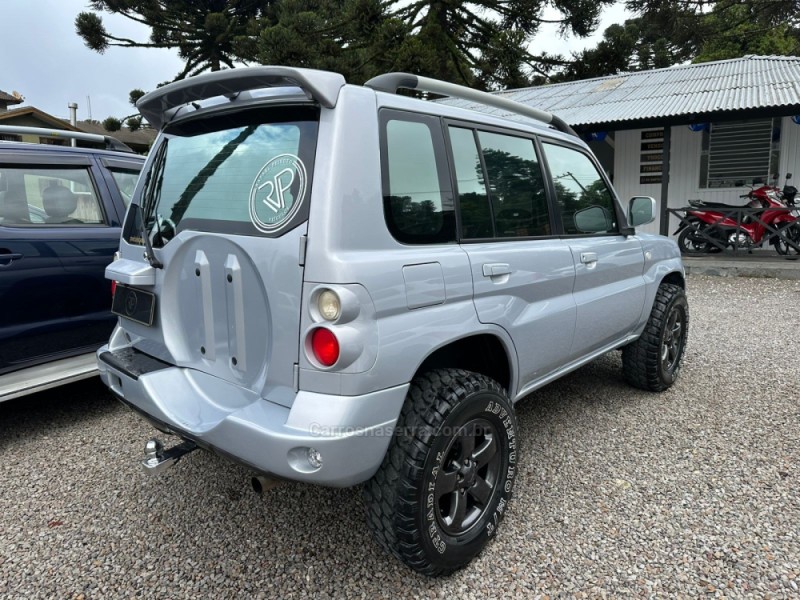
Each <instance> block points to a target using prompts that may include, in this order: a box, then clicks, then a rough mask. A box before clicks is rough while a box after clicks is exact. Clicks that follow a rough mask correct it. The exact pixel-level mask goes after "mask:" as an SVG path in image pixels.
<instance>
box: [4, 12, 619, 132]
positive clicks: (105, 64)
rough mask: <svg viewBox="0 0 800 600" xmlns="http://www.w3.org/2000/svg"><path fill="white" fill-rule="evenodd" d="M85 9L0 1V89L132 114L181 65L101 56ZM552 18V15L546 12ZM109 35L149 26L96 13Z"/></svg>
mask: <svg viewBox="0 0 800 600" xmlns="http://www.w3.org/2000/svg"><path fill="white" fill-rule="evenodd" d="M83 10H88V2H87V0H0V31H2V34H3V44H2V49H1V50H0V90H3V91H4V92H8V93H11V92H12V91H18V92H19V93H20V94H22V95H23V96H24V97H25V105H26V106H30V105H32V106H35V107H37V108H39V109H41V110H43V111H45V112H47V113H50V114H52V115H54V116H57V117H67V116H68V115H69V109H68V108H67V104H69V103H70V102H77V103H78V119H79V120H83V119H88V118H89V116H90V115H89V101H88V100H87V98H90V99H91V117H92V118H94V119H97V120H101V121H102V120H103V119H105V118H106V117H108V116H116V117H124V116H127V115H130V114H132V113H134V112H135V109H134V108H133V107H132V106H130V104H128V92H130V90H132V89H135V88H140V89H143V90H145V91H149V90H152V89H154V88H155V86H156V84H158V83H160V82H162V81H168V80H171V79H172V78H173V77H175V75H177V74H178V73H179V72H180V71H181V69H182V66H183V63H182V61H181V60H180V59H179V58H178V56H177V52H176V51H170V50H156V49H148V48H114V47H112V48H109V49H108V50H107V51H106V53H105V54H98V53H97V52H94V51H93V50H89V49H88V48H87V47H86V46H85V45H84V44H83V40H82V39H81V38H79V37H78V35H77V34H76V33H75V17H76V16H77V15H78V13H79V12H81V11H83ZM545 16H546V17H548V18H552V15H549V14H548V15H545ZM624 19H625V11H624V8H623V7H622V5H620V4H617V5H614V6H612V7H611V8H610V9H606V11H605V13H604V15H603V19H602V21H601V23H600V27H599V28H598V29H597V32H596V33H595V35H594V36H592V37H591V38H587V39H583V40H577V39H574V38H570V39H562V38H559V36H558V35H557V28H556V27H555V26H553V25H550V26H545V27H546V29H543V30H542V32H541V33H540V34H539V35H538V36H537V38H536V40H535V42H534V44H533V50H534V51H542V50H546V51H548V52H550V53H559V52H561V53H565V54H568V53H569V52H570V51H576V50H580V49H581V48H584V47H587V46H592V45H594V44H595V43H596V41H597V40H598V39H600V38H601V37H602V32H603V30H604V29H605V28H606V27H608V26H609V25H610V24H612V23H615V22H616V23H621V22H622V21H624ZM103 22H104V23H105V25H106V29H107V30H108V31H109V32H111V33H113V34H114V35H120V36H123V37H129V38H132V39H136V40H141V41H144V40H146V39H147V36H148V32H149V29H148V28H146V27H144V26H141V25H138V24H136V23H133V22H131V21H128V20H127V19H125V18H122V17H114V16H111V15H107V14H105V15H103Z"/></svg>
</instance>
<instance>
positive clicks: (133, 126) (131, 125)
mask: <svg viewBox="0 0 800 600" xmlns="http://www.w3.org/2000/svg"><path fill="white" fill-rule="evenodd" d="M125 123H126V124H127V125H128V129H129V130H130V131H138V130H139V129H141V128H142V117H128V118H127V120H126V121H125Z"/></svg>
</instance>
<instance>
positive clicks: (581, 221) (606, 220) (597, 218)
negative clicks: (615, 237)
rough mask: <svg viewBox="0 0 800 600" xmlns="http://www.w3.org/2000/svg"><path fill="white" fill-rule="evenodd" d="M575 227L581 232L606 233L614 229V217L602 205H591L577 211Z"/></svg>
mask: <svg viewBox="0 0 800 600" xmlns="http://www.w3.org/2000/svg"><path fill="white" fill-rule="evenodd" d="M574 218H575V227H576V228H577V230H578V231H580V232H581V233H605V232H607V231H611V230H612V229H614V219H612V218H611V215H610V214H609V212H608V210H606V209H605V208H603V207H602V206H590V207H588V208H584V209H582V210H579V211H577V212H576V213H575V217H574Z"/></svg>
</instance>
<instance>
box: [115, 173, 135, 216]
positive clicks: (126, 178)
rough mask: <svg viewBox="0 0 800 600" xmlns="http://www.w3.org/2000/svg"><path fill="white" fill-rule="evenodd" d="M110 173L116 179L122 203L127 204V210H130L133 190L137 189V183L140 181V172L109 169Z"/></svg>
mask: <svg viewBox="0 0 800 600" xmlns="http://www.w3.org/2000/svg"><path fill="white" fill-rule="evenodd" d="M109 171H110V172H111V176H112V177H113V178H114V183H116V184H117V187H118V188H119V193H120V195H121V196H122V201H123V202H124V203H125V208H128V206H129V205H130V203H131V199H132V198H133V190H134V188H135V187H136V182H137V181H138V180H139V171H129V170H127V169H116V168H114V169H109Z"/></svg>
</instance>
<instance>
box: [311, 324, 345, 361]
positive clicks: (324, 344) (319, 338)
mask: <svg viewBox="0 0 800 600" xmlns="http://www.w3.org/2000/svg"><path fill="white" fill-rule="evenodd" d="M311 350H312V351H313V352H314V358H316V359H317V360H318V361H319V362H320V363H321V364H322V365H324V366H326V367H330V366H331V365H333V364H334V363H336V361H337V360H339V340H337V339H336V336H335V335H333V332H331V330H330V329H323V328H322V327H320V328H319V329H315V330H314V331H313V333H312V334H311Z"/></svg>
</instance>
